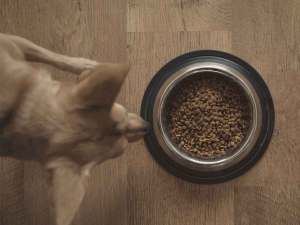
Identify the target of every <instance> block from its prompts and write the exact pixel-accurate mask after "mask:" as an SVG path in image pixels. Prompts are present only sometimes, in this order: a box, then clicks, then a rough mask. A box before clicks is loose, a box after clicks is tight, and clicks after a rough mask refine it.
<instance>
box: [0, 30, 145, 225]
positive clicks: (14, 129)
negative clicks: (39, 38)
mask: <svg viewBox="0 0 300 225" xmlns="http://www.w3.org/2000/svg"><path fill="white" fill-rule="evenodd" d="M31 62H37V63H44V64H48V65H51V66H54V67H56V68H58V69H61V70H64V71H68V72H72V73H75V74H77V75H78V76H77V77H76V78H77V79H76V80H74V81H68V82H67V81H65V82H62V81H57V80H54V79H52V78H51V74H50V73H48V72H47V71H45V70H42V69H40V68H37V67H36V66H33V65H32V63H31ZM128 72H129V66H128V65H126V64H111V63H98V62H96V61H93V60H89V59H85V58H76V57H69V56H65V55H61V54H57V53H54V52H52V51H50V50H47V49H45V48H42V47H40V46H38V45H36V44H34V43H32V42H30V41H29V40H26V39H24V38H21V37H17V36H14V35H8V34H0V155H1V156H6V157H13V158H15V159H19V160H35V161H38V162H40V163H41V164H42V165H43V167H44V168H45V169H46V170H47V171H48V172H49V192H50V194H51V199H52V200H51V201H52V207H50V208H51V212H52V213H53V218H54V224H56V225H69V224H70V223H71V222H72V220H73V217H74V216H75V214H76V212H77V210H78V208H79V206H80V203H81V201H82V199H83V197H84V193H85V186H86V182H87V178H88V176H89V174H90V170H91V169H92V168H93V167H94V166H96V165H98V164H100V163H102V162H104V161H105V160H107V159H111V158H114V157H117V156H119V155H121V154H122V153H123V151H124V149H125V148H126V146H127V144H128V143H130V142H134V141H137V140H139V139H140V138H141V137H142V136H143V135H145V134H146V132H147V129H148V126H149V125H148V123H147V122H146V121H144V120H143V119H142V118H141V117H139V116H138V115H136V114H133V113H129V112H128V111H127V110H126V109H125V107H123V106H122V105H120V104H118V103H115V100H116V98H117V96H118V93H119V91H120V88H121V86H122V83H123V81H124V79H125V78H126V75H127V74H128Z"/></svg>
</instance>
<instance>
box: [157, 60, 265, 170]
mask: <svg viewBox="0 0 300 225" xmlns="http://www.w3.org/2000/svg"><path fill="white" fill-rule="evenodd" d="M207 72H210V73H213V74H216V75H218V76H224V77H227V78H229V79H231V80H233V81H234V82H236V83H237V84H238V85H240V86H241V87H242V90H244V92H245V94H246V96H247V97H248V100H249V104H250V108H251V125H250V128H249V132H248V134H247V135H246V137H245V138H244V140H243V141H242V144H241V145H239V147H238V149H236V150H235V151H233V152H232V154H229V155H225V156H224V157H222V158H217V159H215V160H201V159H198V158H193V157H191V156H189V155H187V154H185V153H184V152H183V151H182V150H180V149H179V148H178V147H177V146H176V145H175V144H174V143H173V142H172V139H171V138H170V137H169V135H168V130H167V123H168V121H167V119H166V116H165V111H166V110H165V106H166V105H167V101H168V99H169V98H168V96H169V94H170V93H171V91H172V90H173V88H175V87H176V86H177V85H178V84H180V82H181V81H183V79H185V78H187V77H190V76H201V74H203V73H207ZM261 120H262V117H261V102H260V100H259V98H258V96H257V94H256V92H255V90H254V87H253V86H252V84H251V83H250V82H249V81H248V80H247V79H245V77H244V76H243V74H241V72H240V71H238V70H236V69H234V68H232V67H229V66H226V65H224V64H221V63H216V62H196V63H194V64H191V65H189V66H187V67H184V68H182V69H180V70H178V71H177V72H176V73H175V74H174V75H173V76H171V77H170V78H169V79H167V80H166V81H165V82H164V84H163V86H162V87H161V89H160V90H159V92H158V94H157V96H156V99H155V103H154V110H153V121H155V123H154V124H153V128H154V133H155V135H156V136H157V137H158V141H159V143H160V145H161V147H162V148H163V150H164V151H165V153H166V154H168V155H169V156H170V157H171V158H172V159H173V160H174V161H176V162H177V163H179V164H181V165H183V166H185V167H188V168H191V169H194V170H197V171H219V170H223V169H226V168H228V167H230V166H233V165H235V164H237V163H239V162H240V161H241V160H243V159H244V158H245V156H247V154H248V153H249V152H250V151H251V150H252V148H253V146H254V145H255V143H256V141H257V138H258V136H259V133H260V129H261Z"/></svg>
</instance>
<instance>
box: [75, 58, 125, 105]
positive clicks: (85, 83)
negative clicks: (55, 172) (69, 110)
mask: <svg viewBox="0 0 300 225" xmlns="http://www.w3.org/2000/svg"><path fill="white" fill-rule="evenodd" d="M128 71H129V65H127V64H112V63H103V64H100V65H99V66H97V67H96V68H95V69H93V70H91V71H85V72H84V73H83V74H81V75H80V78H79V82H78V83H77V84H76V85H75V87H74V88H73V89H72V102H73V103H74V104H75V107H77V108H87V107H90V106H111V105H112V104H113V103H114V101H115V99H116V97H117V95H118V93H119V91H120V88H121V86H122V83H123V81H124V79H125V78H126V75H127V73H128Z"/></svg>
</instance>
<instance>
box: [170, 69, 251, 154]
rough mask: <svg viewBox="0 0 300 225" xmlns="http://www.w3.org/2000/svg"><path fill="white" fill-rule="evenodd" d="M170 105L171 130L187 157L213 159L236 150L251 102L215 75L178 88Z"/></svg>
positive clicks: (231, 84) (187, 82) (245, 130)
mask: <svg viewBox="0 0 300 225" xmlns="http://www.w3.org/2000/svg"><path fill="white" fill-rule="evenodd" d="M169 102H170V104H169V105H167V113H166V114H167V119H168V121H169V124H168V130H169V135H170V137H171V139H173V141H174V143H178V146H179V148H180V149H181V150H182V151H184V152H186V153H187V154H189V155H191V156H193V157H196V158H201V159H214V158H219V157H222V156H224V155H225V154H226V153H227V152H229V151H233V150H234V149H236V148H237V147H238V146H239V144H240V143H241V142H242V141H243V138H244V137H245V136H246V133H247V131H248V128H249V125H250V124H249V121H250V120H251V116H250V115H249V114H248V112H250V111H251V110H250V108H249V105H248V104H247V102H248V100H247V98H246V96H245V95H243V91H241V89H240V87H238V86H237V85H236V84H235V83H234V82H232V81H229V80H228V79H226V78H221V77H217V76H215V75H212V74H208V75H202V76H197V77H192V78H188V79H186V80H184V81H183V82H182V83H181V84H180V86H178V87H176V88H175V89H174V90H173V91H172V93H171V96H170V101H169Z"/></svg>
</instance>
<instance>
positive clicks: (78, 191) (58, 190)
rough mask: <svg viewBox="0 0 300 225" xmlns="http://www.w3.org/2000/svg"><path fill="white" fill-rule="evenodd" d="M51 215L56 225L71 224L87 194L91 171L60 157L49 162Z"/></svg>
mask: <svg viewBox="0 0 300 225" xmlns="http://www.w3.org/2000/svg"><path fill="white" fill-rule="evenodd" d="M46 167H47V171H48V173H49V194H50V196H49V197H50V200H51V204H52V207H51V208H50V209H51V217H52V219H53V224H55V225H70V224H71V222H72V220H73V218H74V216H75V214H76V212H77V211H78V209H79V207H80V204H81V202H82V200H83V197H84V195H85V189H86V183H87V178H88V176H89V171H86V170H84V169H82V167H80V166H79V165H77V164H76V163H74V162H72V161H70V160H67V159H63V158H59V159H55V160H52V161H51V162H48V163H47V165H46Z"/></svg>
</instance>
